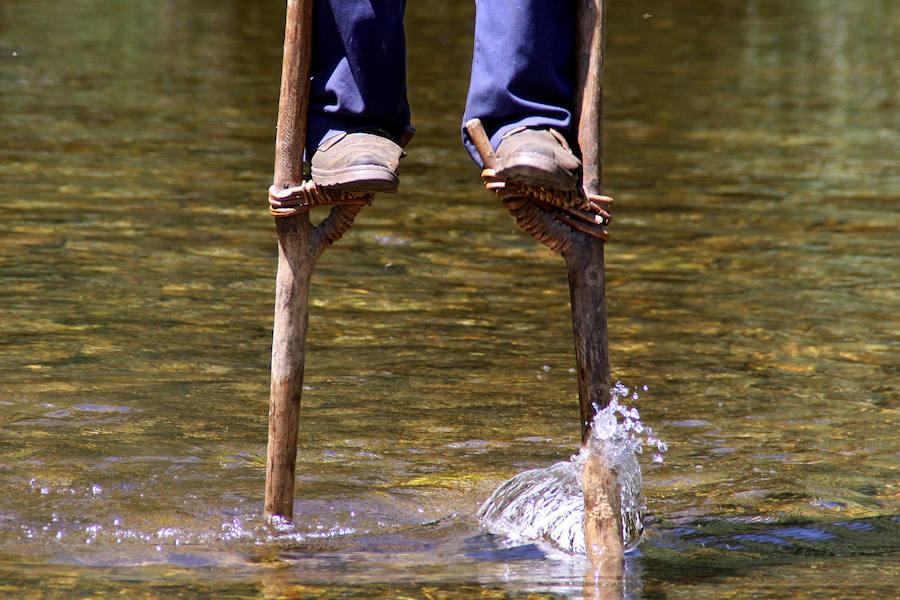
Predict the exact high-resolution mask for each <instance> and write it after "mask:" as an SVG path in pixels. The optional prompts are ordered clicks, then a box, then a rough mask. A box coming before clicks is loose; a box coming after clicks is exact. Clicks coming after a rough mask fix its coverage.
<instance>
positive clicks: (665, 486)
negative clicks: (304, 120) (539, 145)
mask: <svg viewBox="0 0 900 600" xmlns="http://www.w3.org/2000/svg"><path fill="white" fill-rule="evenodd" d="M472 19H473V13H472V6H471V5H470V3H446V2H415V3H410V6H409V9H408V15H407V30H408V38H409V40H408V42H409V51H410V56H409V78H410V81H409V86H410V92H409V94H410V101H411V104H412V110H413V120H414V125H415V126H416V127H417V129H418V133H417V136H416V138H415V140H414V141H413V143H412V145H411V146H410V148H409V156H408V157H407V158H406V159H404V161H403V164H402V167H401V176H402V179H401V189H400V193H399V194H397V195H396V196H379V197H378V198H376V201H375V204H374V205H373V206H372V207H369V208H367V209H365V210H364V211H363V212H362V213H361V215H360V217H359V218H358V219H357V222H356V224H355V225H354V226H353V228H352V229H351V230H350V232H349V233H348V234H347V235H346V236H345V238H344V239H343V240H342V241H341V242H339V243H338V244H336V245H335V246H334V247H333V248H331V249H329V250H328V251H327V252H326V253H325V255H324V256H323V258H322V260H321V262H320V263H319V265H318V266H317V268H316V271H315V274H314V277H313V284H312V289H311V293H310V298H311V302H310V304H311V306H310V337H309V342H308V349H309V353H308V361H307V365H306V380H305V385H306V391H305V395H304V398H303V410H302V416H301V428H302V429H301V436H300V437H301V440H300V447H299V454H298V466H297V502H296V509H295V513H296V521H295V526H294V527H293V528H291V529H288V530H279V529H277V528H272V527H270V526H267V525H266V524H265V523H264V522H263V520H262V517H261V512H262V501H263V500H262V498H263V481H264V467H265V441H266V439H265V437H266V411H267V400H268V383H269V382H268V365H269V344H270V341H271V322H272V298H273V295H274V292H273V283H274V277H275V273H274V269H275V264H276V256H275V237H274V228H273V226H272V219H271V217H270V216H269V215H268V213H267V207H266V201H265V193H266V189H267V187H268V185H269V183H270V181H271V171H272V155H273V148H274V124H275V111H276V103H277V94H278V78H279V76H280V60H281V59H280V53H281V44H282V27H283V6H282V3H281V2H274V1H273V2H268V1H267V2H248V1H243V0H230V1H227V2H226V1H219V2H212V1H209V0H201V1H193V2H186V1H183V0H166V1H160V2H153V3H146V2H125V1H123V0H70V1H68V2H65V3H51V2H47V1H46V0H29V1H23V0H5V1H4V2H3V3H2V4H0V127H2V133H0V449H2V450H0V595H2V596H5V597H15V598H38V597H56V598H72V597H88V596H100V597H104V596H117V597H118V596H122V597H130V598H144V597H146V598H150V597H173V598H177V597H183V598H202V597H213V596H214V597H217V598H222V597H227V598H280V597H287V598H337V597H340V598H348V597H350V598H373V597H415V598H429V597H431V598H493V597H497V598H509V597H522V598H525V597H528V598H558V597H560V598H561V597H566V598H569V597H574V598H581V597H592V594H594V593H596V592H597V588H596V587H594V586H592V584H591V583H590V582H588V583H585V582H584V576H585V572H586V569H587V565H586V564H585V563H584V561H583V559H581V558H578V557H572V556H566V555H560V554H554V553H548V552H547V551H546V549H545V548H544V547H542V546H541V545H538V544H531V543H509V542H508V541H507V540H505V539H504V538H503V536H498V535H496V534H492V533H490V532H488V531H487V530H486V529H485V528H484V527H483V526H482V524H481V523H479V522H478V521H477V519H476V518H475V516H474V515H475V513H476V511H477V509H478V507H479V506H480V505H481V503H482V502H483V501H484V500H485V499H486V498H487V497H488V496H489V495H490V494H491V492H492V491H493V490H494V489H495V488H496V487H497V486H498V485H499V484H501V483H502V482H503V481H505V480H506V479H508V478H510V477H512V476H513V475H515V474H516V473H519V472H522V471H525V470H528V469H534V468H543V467H547V466H549V465H551V464H553V463H555V462H558V461H561V460H566V459H568V458H569V457H570V456H571V455H572V454H573V453H575V452H576V451H577V449H578V443H579V429H578V424H577V419H578V408H577V399H576V387H575V386H576V383H575V376H574V373H573V372H572V368H573V367H574V356H573V351H572V336H571V322H570V316H569V309H568V288H567V284H566V277H565V268H564V266H563V263H562V261H561V259H559V258H558V257H556V256H554V255H552V254H551V253H550V252H549V251H547V250H545V249H544V248H542V247H540V246H539V245H538V244H537V243H535V242H534V241H533V240H531V239H530V238H528V237H527V236H525V235H524V234H523V233H521V232H520V231H518V230H517V229H516V226H515V224H514V223H513V221H512V220H511V219H510V218H509V217H508V216H507V215H506V214H504V210H503V209H502V207H501V206H500V205H499V203H498V202H497V201H496V199H495V198H493V197H492V196H490V195H489V194H488V193H487V192H485V191H484V190H483V188H481V186H480V182H479V178H478V170H477V168H475V167H474V165H472V164H471V162H470V161H469V158H468V156H467V155H466V154H465V152H464V151H463V150H462V148H461V145H460V142H459V120H460V118H461V114H462V105H463V102H464V97H465V89H466V84H467V75H468V68H469V61H470V59H471V29H472ZM898 29H900V7H898V6H897V4H896V3H895V2H893V1H891V0H867V1H858V2H843V3H839V2H833V1H831V0H796V1H794V2H789V3H785V2H776V1H774V0H739V1H738V0H736V1H732V2H723V1H714V0H701V1H699V2H698V1H691V2H687V1H678V2H663V1H661V0H649V1H647V2H644V3H640V4H634V3H631V4H630V5H629V4H628V3H611V5H610V8H609V41H608V44H607V71H606V100H605V115H604V116H605V164H604V180H605V191H606V193H608V194H610V195H612V196H614V197H615V198H616V204H615V207H614V222H613V224H612V225H611V228H610V231H611V234H612V240H611V242H610V243H609V244H608V246H607V249H606V260H607V277H608V302H609V311H610V338H611V339H610V341H611V359H612V366H613V377H614V378H615V379H617V380H620V381H622V382H623V384H624V385H625V386H626V387H628V388H629V390H630V392H631V393H635V392H636V393H637V394H638V398H636V399H634V400H629V404H630V405H633V406H636V407H637V408H639V410H640V415H641V419H642V421H643V422H644V423H646V424H648V425H651V426H652V427H653V429H654V431H655V434H656V435H657V436H658V437H660V438H662V439H663V440H665V442H666V443H667V444H668V447H669V449H668V452H666V453H665V455H664V459H663V460H662V462H654V460H653V459H652V453H645V454H644V455H642V456H641V466H642V471H643V497H644V503H645V505H646V520H645V523H644V529H645V533H644V541H643V542H642V543H641V544H640V545H639V547H638V549H637V550H636V551H635V552H633V553H632V554H631V555H630V556H629V558H628V562H627V569H628V574H627V576H626V581H625V583H626V585H625V591H624V595H625V596H627V597H630V598H681V597H686V598H687V597H710V598H716V597H733V598H750V597H777V598H810V597H848V598H851V597H852V598H873V599H875V598H878V599H880V598H885V597H891V595H892V594H894V593H895V591H896V589H897V588H898V586H900V577H898V575H897V567H896V565H897V560H898V554H900V510H898V505H900V495H898V494H900V491H898V487H897V486H898V458H900V444H898V441H897V440H898V413H900V407H898V390H897V381H898V380H897V377H898V375H897V367H898V359H897V357H898V355H900V354H898V351H900V342H898V331H900V322H898V317H897V307H898V305H900V304H898V301H900V291H898V290H900V276H898V258H897V257H898V254H900V252H898V251H900V244H898V236H897V232H898V230H900V219H898V205H900V160H898V157H900V122H898V114H900V107H898V81H900V77H898V73H897V65H898V64H900V56H898V54H900V53H898V43H897V41H896V40H897V39H898V38H900V32H898ZM601 587H602V586H601Z"/></svg>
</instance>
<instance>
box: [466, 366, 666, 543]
mask: <svg viewBox="0 0 900 600" xmlns="http://www.w3.org/2000/svg"><path fill="white" fill-rule="evenodd" d="M645 389H646V388H645ZM629 393H630V392H629V390H628V388H626V387H625V386H624V385H622V384H621V383H618V384H616V386H615V387H614V388H613V390H612V394H611V401H610V403H609V405H607V406H606V407H605V408H603V409H602V410H600V411H598V412H597V414H596V416H595V417H594V421H593V423H592V426H591V437H590V439H589V440H588V443H587V444H586V445H584V446H583V447H582V448H581V450H580V451H579V452H578V454H575V455H574V456H572V457H571V458H570V459H569V460H567V461H561V462H558V463H556V464H553V465H551V466H549V467H545V468H541V469H531V470H529V471H525V472H524V473H520V474H518V475H516V476H515V477H513V478H512V479H510V480H509V481H507V482H506V483H504V484H503V485H501V486H500V487H499V488H497V490H496V491H495V492H494V493H493V494H492V495H491V496H490V498H488V499H487V501H486V502H485V503H484V504H483V505H482V506H481V508H480V509H479V511H478V517H479V519H481V521H482V523H483V524H484V525H485V527H487V528H488V529H489V530H490V531H492V532H495V533H498V534H501V535H504V536H506V537H507V539H508V540H509V541H510V543H513V544H515V543H521V542H525V541H534V542H538V543H541V544H543V545H545V546H549V548H550V549H551V551H552V550H553V549H556V550H562V551H564V552H568V553H573V554H584V552H585V547H584V495H583V492H582V479H581V478H582V475H581V472H582V469H583V468H584V465H585V462H586V461H587V460H588V459H589V458H591V457H594V456H595V457H600V458H601V460H602V461H603V462H604V463H605V466H607V467H609V468H611V469H612V470H613V471H614V472H615V473H616V477H617V480H618V484H619V491H620V496H621V498H620V499H621V506H622V536H623V538H624V543H625V547H626V549H633V548H635V547H636V546H637V544H638V543H639V542H640V539H641V534H642V532H643V524H642V519H643V512H644V506H643V502H642V499H641V467H640V463H639V462H638V460H637V455H638V454H641V453H642V451H643V446H644V445H645V444H646V445H649V446H652V447H653V448H654V450H655V451H656V453H655V454H654V456H653V460H654V462H660V461H662V454H661V453H662V452H665V450H666V445H665V443H664V442H663V441H662V440H660V439H658V438H656V437H653V432H652V430H651V429H650V428H649V427H647V426H646V425H644V424H643V423H641V420H640V414H639V413H638V410H637V409H636V408H630V407H628V406H624V405H622V404H620V403H619V400H622V399H625V398H627V397H628V396H629ZM631 399H632V400H637V399H638V394H637V393H636V392H635V393H633V394H631Z"/></svg>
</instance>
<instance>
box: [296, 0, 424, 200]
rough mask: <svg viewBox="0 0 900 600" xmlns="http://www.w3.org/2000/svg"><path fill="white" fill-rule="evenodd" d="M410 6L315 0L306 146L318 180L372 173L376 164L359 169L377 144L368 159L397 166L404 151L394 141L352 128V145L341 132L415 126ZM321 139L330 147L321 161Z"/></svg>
mask: <svg viewBox="0 0 900 600" xmlns="http://www.w3.org/2000/svg"><path fill="white" fill-rule="evenodd" d="M405 7H406V0H318V1H317V2H316V3H315V14H314V25H313V55H312V78H311V81H310V102H309V130H308V133H307V140H306V153H307V156H308V157H313V168H314V173H313V179H316V180H317V182H318V180H319V178H321V179H322V182H324V184H325V185H345V184H346V183H347V182H348V181H352V180H353V178H362V179H366V178H368V177H370V176H371V175H372V174H373V171H372V169H371V168H370V169H368V171H367V172H365V173H363V172H357V171H359V170H360V168H363V169H365V167H366V164H365V161H364V160H361V159H365V157H363V156H361V155H360V152H361V151H362V152H365V151H366V150H367V148H366V146H371V145H373V144H374V147H373V148H371V153H372V154H371V156H370V158H372V160H374V161H375V163H376V165H375V166H379V165H380V168H381V169H382V170H386V171H385V173H384V177H387V176H388V173H387V172H388V171H390V170H391V169H394V170H395V169H396V165H395V162H396V161H397V160H399V155H400V153H399V150H397V151H395V147H396V144H393V145H388V144H385V143H381V142H380V141H379V140H374V139H373V137H369V138H365V137H362V136H363V134H359V135H357V134H353V135H352V136H346V135H345V136H344V137H343V139H349V140H351V141H352V142H353V143H354V145H355V147H354V148H353V150H347V149H346V144H345V143H343V142H341V141H340V140H337V139H336V136H339V135H341V134H344V133H346V132H379V133H378V134H377V135H384V136H386V137H387V138H390V139H391V140H393V142H396V141H399V140H400V138H401V137H402V136H403V133H404V131H405V130H406V128H407V127H408V126H409V104H408V103H407V100H406V40H405V37H404V32H403V12H404V10H405ZM366 135H371V134H370V133H369V134H366ZM385 142H387V140H385ZM320 146H322V150H323V151H324V150H327V152H328V153H329V154H328V155H327V156H326V154H325V153H324V152H322V153H321V155H320V156H319V157H318V160H317V159H316V158H315V154H316V150H317V148H319V147H320ZM385 149H386V150H387V155H386V156H385V157H384V159H383V160H382V159H380V158H379V154H380V153H381V152H382V151H384V150H385ZM395 155H396V156H395ZM347 160H350V161H351V163H357V164H351V163H347V162H346V161H347ZM317 163H318V164H317ZM382 163H384V164H382ZM368 166H369V167H371V166H372V165H368ZM317 167H318V168H317ZM317 175H318V176H317ZM363 187H364V188H365V185H364V186H363ZM393 187H394V188H396V183H394V185H393Z"/></svg>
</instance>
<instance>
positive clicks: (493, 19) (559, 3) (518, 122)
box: [463, 0, 576, 165]
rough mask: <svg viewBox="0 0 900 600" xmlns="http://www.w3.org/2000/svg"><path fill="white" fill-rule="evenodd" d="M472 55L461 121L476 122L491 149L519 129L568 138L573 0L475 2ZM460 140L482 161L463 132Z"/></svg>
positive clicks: (571, 91) (570, 113)
mask: <svg viewBox="0 0 900 600" xmlns="http://www.w3.org/2000/svg"><path fill="white" fill-rule="evenodd" d="M475 5H476V13H475V53H474V56H473V58H472V78H471V81H470V83H469V95H468V98H467V99H466V110H465V116H464V117H463V123H465V122H466V121H468V120H469V119H472V118H476V117H477V118H479V119H481V122H482V124H483V125H484V128H485V130H486V131H487V134H488V136H489V137H490V138H491V144H492V145H493V146H494V148H495V149H496V148H497V145H498V144H499V142H500V138H501V137H503V134H504V133H506V132H507V131H509V130H510V129H513V128H514V127H518V126H522V125H525V126H529V127H553V128H554V129H557V130H558V131H560V132H561V133H562V134H563V135H564V136H566V137H567V138H568V139H570V140H571V139H572V138H573V135H572V127H573V123H572V107H573V103H574V100H573V98H574V81H575V56H574V45H575V21H576V3H575V1H574V0H476V3H475ZM463 142H464V144H465V146H466V150H468V152H469V154H470V155H471V156H472V158H473V160H475V162H476V163H478V164H479V165H481V159H480V157H479V156H478V152H477V151H476V150H475V146H474V144H472V141H471V140H470V139H469V137H468V134H467V133H466V131H465V130H463Z"/></svg>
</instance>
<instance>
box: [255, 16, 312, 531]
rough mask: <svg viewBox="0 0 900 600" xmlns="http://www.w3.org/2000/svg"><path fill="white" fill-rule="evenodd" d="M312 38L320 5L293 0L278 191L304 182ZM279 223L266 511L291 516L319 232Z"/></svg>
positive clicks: (301, 220) (293, 219)
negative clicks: (315, 234) (314, 16)
mask: <svg viewBox="0 0 900 600" xmlns="http://www.w3.org/2000/svg"><path fill="white" fill-rule="evenodd" d="M311 34H312V0H288V2H287V16H286V19H285V33H284V59H283V64H282V72H281V93H280V97H279V103H278V133H277V137H276V141H275V175H274V185H275V186H276V187H278V188H287V187H292V186H296V185H299V184H300V183H301V180H302V178H303V177H302V165H303V163H302V161H303V146H304V143H305V140H306V115H307V104H308V103H307V98H308V94H309V74H310V61H309V56H310V52H311V48H312V35H311ZM275 224H276V230H277V233H278V272H277V275H276V279H275V320H274V325H273V333H272V384H271V388H270V392H269V441H268V447H267V452H266V503H265V512H266V516H267V517H272V516H275V515H278V516H281V517H283V518H285V519H291V518H292V517H293V504H294V469H295V466H296V460H297V429H298V427H299V419H300V396H301V392H302V389H303V367H304V364H305V359H306V330H307V324H308V322H309V307H308V297H309V280H310V276H311V275H312V269H313V266H314V264H315V258H316V256H315V254H314V253H313V252H312V251H311V250H310V248H311V247H312V243H311V241H310V240H311V236H312V235H313V229H312V226H311V225H310V222H309V215H308V214H307V213H300V214H297V215H294V216H290V217H282V218H278V219H276V221H275Z"/></svg>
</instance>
